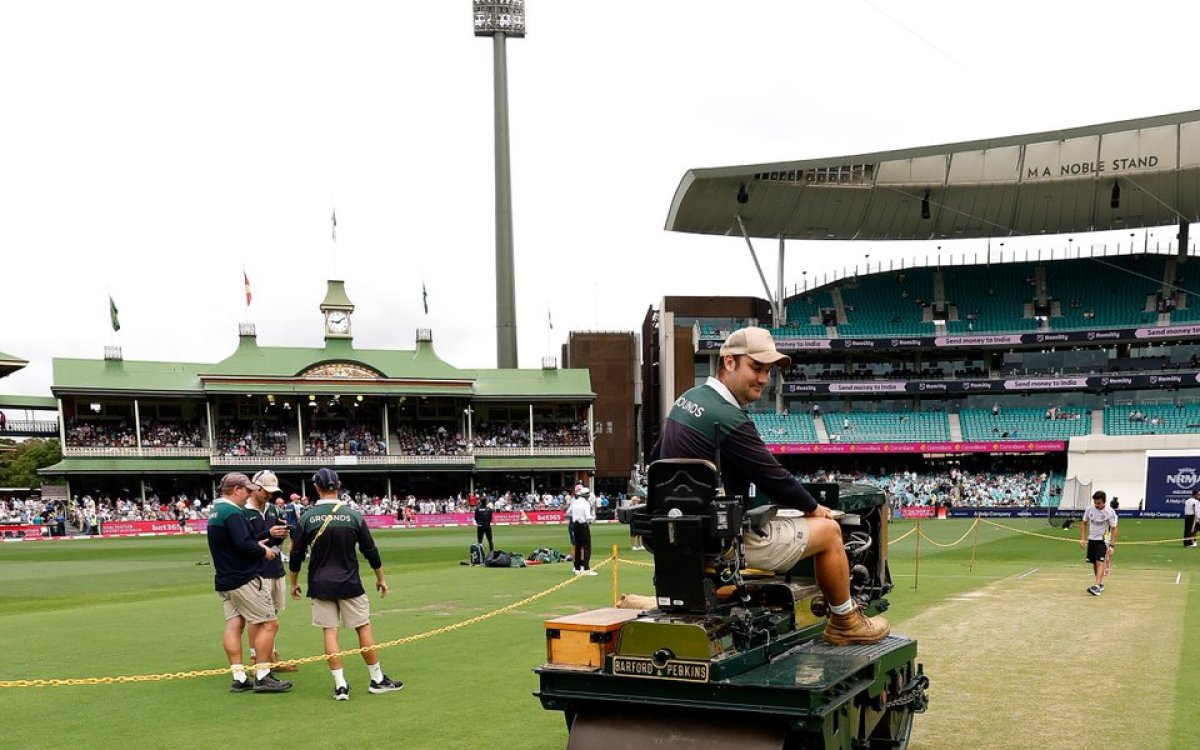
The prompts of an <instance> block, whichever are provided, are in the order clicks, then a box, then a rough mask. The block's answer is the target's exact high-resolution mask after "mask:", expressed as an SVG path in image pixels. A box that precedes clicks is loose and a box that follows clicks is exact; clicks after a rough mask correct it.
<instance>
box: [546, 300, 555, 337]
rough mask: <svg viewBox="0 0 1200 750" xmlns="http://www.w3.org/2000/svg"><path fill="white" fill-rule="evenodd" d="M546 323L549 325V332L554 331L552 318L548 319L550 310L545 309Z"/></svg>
mask: <svg viewBox="0 0 1200 750" xmlns="http://www.w3.org/2000/svg"><path fill="white" fill-rule="evenodd" d="M546 322H547V323H549V324H550V330H551V331H553V330H554V318H552V317H550V308H549V306H547V307H546Z"/></svg>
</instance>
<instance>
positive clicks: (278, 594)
mask: <svg viewBox="0 0 1200 750" xmlns="http://www.w3.org/2000/svg"><path fill="white" fill-rule="evenodd" d="M263 580H264V581H267V582H269V583H270V584H271V601H272V602H274V604H275V611H276V612H282V611H283V610H285V609H287V598H288V590H287V577H286V576H279V577H278V578H264V579H263Z"/></svg>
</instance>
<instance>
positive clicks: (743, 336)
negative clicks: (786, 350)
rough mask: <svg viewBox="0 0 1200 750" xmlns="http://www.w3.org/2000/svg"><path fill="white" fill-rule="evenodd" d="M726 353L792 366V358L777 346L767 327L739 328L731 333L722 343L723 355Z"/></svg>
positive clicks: (760, 361)
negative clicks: (782, 352)
mask: <svg viewBox="0 0 1200 750" xmlns="http://www.w3.org/2000/svg"><path fill="white" fill-rule="evenodd" d="M726 354H733V355H738V354H745V355H746V356H748V357H750V359H752V360H754V361H755V362H759V363H762V364H764V365H779V366H780V367H791V366H792V358H791V357H789V356H788V355H786V354H781V353H780V352H779V350H778V349H776V348H775V339H773V338H771V332H770V331H768V330H767V329H765V328H739V329H737V330H736V331H734V332H733V333H731V334H729V338H727V339H725V343H724V344H722V345H721V356H722V357H723V356H725V355H726Z"/></svg>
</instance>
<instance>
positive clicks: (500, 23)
mask: <svg viewBox="0 0 1200 750" xmlns="http://www.w3.org/2000/svg"><path fill="white" fill-rule="evenodd" d="M474 5H475V36H492V35H493V34H497V33H499V34H504V35H505V36H512V37H523V36H525V0H508V2H496V0H474Z"/></svg>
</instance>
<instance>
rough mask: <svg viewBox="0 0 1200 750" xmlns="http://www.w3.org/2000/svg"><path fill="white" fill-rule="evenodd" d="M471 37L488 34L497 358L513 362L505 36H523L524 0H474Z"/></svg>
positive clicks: (513, 287)
mask: <svg viewBox="0 0 1200 750" xmlns="http://www.w3.org/2000/svg"><path fill="white" fill-rule="evenodd" d="M473 1H474V5H475V36H490V37H491V38H492V78H493V84H492V86H493V95H492V107H493V112H494V119H495V136H496V360H497V365H498V366H499V367H500V368H502V369H503V368H507V369H515V368H516V366H517V300H516V296H517V295H516V284H515V282H514V275H515V270H514V268H513V230H512V174H511V171H512V170H511V168H510V164H509V158H508V60H507V58H506V56H505V51H504V43H505V40H506V39H507V38H508V37H514V38H517V39H520V38H522V37H524V36H525V0H508V2H502V1H501V2H497V1H495V0H473Z"/></svg>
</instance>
